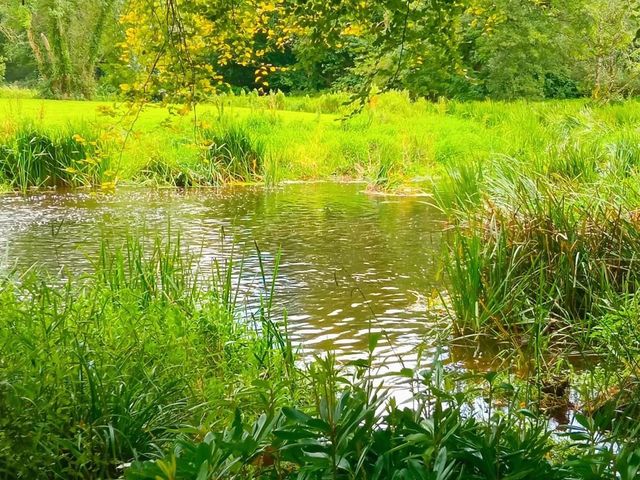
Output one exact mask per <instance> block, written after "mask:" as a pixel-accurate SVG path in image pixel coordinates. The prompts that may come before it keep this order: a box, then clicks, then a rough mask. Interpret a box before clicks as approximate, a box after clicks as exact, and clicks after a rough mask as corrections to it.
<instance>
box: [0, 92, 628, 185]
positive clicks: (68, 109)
mask: <svg viewBox="0 0 640 480" xmlns="http://www.w3.org/2000/svg"><path fill="white" fill-rule="evenodd" d="M343 100H344V98H343V97H341V96H324V97H321V98H318V99H315V98H304V97H301V98H300V97H298V98H288V97H284V96H282V97H280V96H277V95H273V96H271V97H257V96H251V95H247V96H242V97H219V98H217V99H215V100H212V101H211V103H208V104H203V105H201V106H199V107H198V108H197V110H196V112H195V114H194V112H190V113H186V114H184V115H179V114H175V115H169V114H168V112H167V110H166V109H164V108H160V107H155V106H148V107H147V108H146V109H145V110H144V111H143V112H141V113H140V115H139V116H136V115H133V116H129V117H127V116H122V115H121V114H122V113H126V108H124V107H123V109H114V105H113V104H108V103H98V102H73V101H46V100H33V99H7V98H5V99H1V100H0V111H2V113H3V118H4V122H3V125H2V135H1V136H2V138H4V140H3V143H9V144H10V143H11V136H12V135H13V132H15V131H16V130H23V129H24V128H22V126H23V125H24V124H25V123H28V124H29V126H30V127H34V128H36V130H37V131H38V132H39V133H41V134H43V135H51V134H52V133H53V132H52V131H56V130H58V129H62V130H64V131H67V132H68V133H70V132H71V131H73V130H74V129H78V130H82V129H86V128H88V127H89V128H91V129H93V130H94V132H96V134H97V135H98V136H100V138H101V139H102V141H103V142H105V143H107V142H108V143H109V144H110V145H112V146H113V151H112V152H111V153H110V155H109V159H110V164H111V166H112V168H113V171H114V172H116V174H117V179H118V181H131V182H136V183H147V184H171V183H175V184H178V185H181V184H199V183H203V184H210V183H216V182H219V181H225V180H226V181H229V180H234V181H266V182H269V183H273V182H278V181H282V180H313V179H327V178H344V177H348V178H355V179H362V180H366V181H368V182H369V183H370V184H371V185H373V186H378V187H381V188H393V187H397V186H399V185H402V184H404V183H406V182H408V181H409V180H411V179H414V178H425V177H429V178H430V177H434V176H438V175H440V174H441V173H442V172H443V171H445V170H446V169H447V168H449V167H450V166H452V165H454V166H455V165H456V164H458V163H464V164H475V163H483V164H484V163H487V162H492V161H494V160H495V159H496V158H500V157H503V156H507V157H510V158H514V159H517V160H518V161H522V162H526V163H527V164H534V165H540V166H544V165H546V166H548V167H549V168H556V169H558V168H560V169H562V168H564V169H570V168H577V166H576V165H573V167H572V166H571V164H572V162H573V163H575V162H579V161H580V160H579V158H580V157H581V156H584V155H586V154H590V153H592V152H593V151H594V149H596V150H598V151H599V152H600V153H602V154H605V155H606V154H608V149H609V144H610V143H612V142H616V141H618V140H621V139H626V140H627V143H628V144H629V145H631V146H632V145H633V141H634V138H635V135H636V133H635V131H634V124H635V123H634V122H635V121H636V120H637V119H636V116H635V115H634V113H633V112H634V111H635V109H636V107H635V105H636V102H635V101H630V102H627V103H626V104H624V105H609V106H598V105H591V104H589V103H588V102H586V101H558V102H540V103H529V102H514V103H495V102H478V103H457V102H445V101H443V102H440V103H428V102H425V101H418V102H411V101H409V99H408V98H407V96H406V95H405V94H403V93H388V94H384V95H380V96H377V97H374V98H372V99H371V101H370V102H369V104H368V105H367V107H366V108H365V110H364V112H362V113H360V114H358V115H355V116H354V117H351V118H348V119H344V117H343V115H344V114H345V113H347V112H348V108H347V107H345V106H343V105H342V102H343ZM176 110H178V109H176ZM325 112H330V113H325ZM130 113H131V112H130ZM133 113H137V112H133ZM183 113H184V112H183ZM134 118H135V119H136V122H135V124H134V126H133V129H132V130H131V131H129V129H128V127H129V126H130V125H131V124H132V121H133V119H134ZM196 126H197V128H196ZM229 136H231V137H233V138H234V139H235V140H240V139H241V147H242V148H241V149H240V150H239V149H238V148H237V147H238V142H235V144H230V143H229V138H228V137H229ZM125 140H126V142H125ZM123 143H124V148H123ZM247 146H249V147H248V148H249V149H250V150H251V151H252V154H251V155H249V157H250V159H247V158H243V154H242V149H244V148H247ZM632 148H633V147H632ZM255 152H257V153H258V155H255ZM244 157H246V155H245V156H244ZM229 158H231V159H232V161H231V162H230V161H229V160H228V159H229ZM256 158H257V159H258V160H257V161H256ZM228 163H232V164H234V166H233V167H232V168H231V170H234V169H235V171H236V173H233V174H232V175H228V174H227V173H226V172H225V169H226V168H227V164H228ZM238 165H242V167H241V168H240V170H242V171H243V173H242V175H238V173H237V171H238V169H237V168H236V167H237V166H238ZM247 167H251V168H247ZM247 170H248V171H247Z"/></svg>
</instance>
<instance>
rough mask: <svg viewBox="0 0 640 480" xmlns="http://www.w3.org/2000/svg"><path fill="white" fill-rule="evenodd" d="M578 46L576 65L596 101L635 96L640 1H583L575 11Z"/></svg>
mask: <svg viewBox="0 0 640 480" xmlns="http://www.w3.org/2000/svg"><path fill="white" fill-rule="evenodd" d="M577 15H578V17H577V18H578V19H579V20H577V21H576V24H578V25H580V34H581V35H580V37H581V39H582V42H581V47H582V48H580V49H579V50H578V52H577V53H578V55H577V60H578V62H577V66H578V68H579V69H581V70H582V72H583V78H585V79H586V80H587V82H586V83H587V88H589V89H590V91H591V94H592V97H593V98H595V99H604V100H608V99H612V98H616V97H620V96H625V95H629V94H634V93H637V92H638V91H639V88H640V83H639V79H640V2H639V1H637V0H602V1H598V2H585V4H584V5H583V8H582V9H581V11H580V12H577Z"/></svg>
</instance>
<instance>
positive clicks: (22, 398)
mask: <svg viewBox="0 0 640 480" xmlns="http://www.w3.org/2000/svg"><path fill="white" fill-rule="evenodd" d="M94 258H95V259H96V260H95V262H94V265H93V268H94V272H93V273H92V274H90V275H88V276H87V277H85V278H79V279H78V278H76V280H69V281H67V282H65V283H64V284H63V285H58V286H55V282H51V280H49V281H47V279H46V278H43V277H41V276H39V275H36V274H35V272H30V273H26V274H24V275H22V276H19V277H17V278H15V279H11V278H5V279H3V280H2V283H1V284H0V351H1V352H2V355H1V357H0V367H1V368H0V478H34V477H40V476H46V477H64V478H115V477H118V476H119V475H120V474H121V472H122V468H123V467H124V466H125V465H126V464H127V463H128V462H131V461H132V460H136V459H139V460H142V459H149V458H154V457H156V456H157V455H158V454H159V452H160V451H161V450H162V449H163V448H164V445H165V444H166V442H167V441H168V440H170V439H171V438H172V437H173V436H174V435H175V433H176V432H178V431H181V429H183V428H185V425H193V426H194V428H199V426H203V428H210V426H213V425H216V424H218V423H219V422H221V421H223V419H225V418H229V415H231V413H232V411H233V409H234V407H235V406H236V405H238V404H242V405H243V406H244V408H247V409H248V411H251V410H252V405H255V408H262V407H263V405H264V404H265V402H266V401H267V400H268V401H269V402H271V403H272V404H273V405H277V404H278V402H279V401H281V400H283V399H284V398H291V397H286V396H285V395H284V393H281V394H280V395H281V396H280V397H277V398H272V397H269V395H267V394H266V393H264V392H263V393H264V395H263V397H264V398H262V397H259V396H255V395H254V394H253V392H251V393H250V392H249V390H250V389H251V388H252V387H251V382H252V381H253V380H254V379H256V378H259V377H260V376H261V375H263V374H264V372H267V371H268V372H270V374H271V375H274V376H277V377H279V378H281V379H282V380H281V381H282V382H283V383H285V382H286V384H287V385H288V388H287V389H286V390H282V392H291V391H292V389H294V386H295V384H296V383H297V380H296V378H295V377H294V376H293V375H295V367H294V366H293V365H287V366H286V367H285V366H284V363H291V362H292V361H293V360H292V359H291V353H290V352H287V353H286V355H285V354H284V353H283V354H279V353H278V350H276V349H277V348H278V347H277V346H276V345H275V342H273V341H272V340H271V341H265V339H264V338H263V336H262V334H261V333H259V332H260V331H262V330H264V328H265V327H264V326H259V327H256V326H255V325H254V324H253V322H252V321H251V319H247V320H245V321H240V319H238V317H237V310H236V309H235V308H234V307H235V305H234V295H235V292H237V286H236V285H235V284H232V283H231V278H235V277H234V275H235V271H236V269H237V268H241V267H240V266H239V265H238V266H236V265H234V264H233V263H231V262H227V263H219V264H218V263H215V264H214V265H213V266H212V271H210V272H207V271H206V270H202V269H200V270H199V269H196V268H195V265H194V263H193V258H192V257H191V256H190V255H188V254H186V253H185V251H184V250H183V249H182V246H181V245H180V242H179V240H176V239H173V240H171V241H167V242H160V241H158V240H154V239H148V240H145V239H143V238H130V239H128V240H127V242H126V243H125V244H124V245H121V246H120V245H116V246H113V245H110V244H107V243H103V245H102V247H101V249H100V250H99V252H97V254H96V255H95V256H94ZM232 271H233V272H234V273H232ZM49 285H54V286H49ZM267 295H268V294H265V301H266V297H267ZM261 318H262V320H261V321H262V322H264V323H267V322H271V323H270V324H269V325H270V328H272V329H276V328H278V327H277V326H275V325H274V324H273V321H272V320H271V319H270V317H269V316H268V313H267V312H266V311H265V313H264V315H262V316H261ZM282 335H284V333H282ZM265 338H266V337H265ZM270 349H273V350H274V351H271V350H270ZM257 352H263V353H262V354H261V356H260V357H259V358H258V357H257V356H256V353H257ZM279 372H282V373H279ZM265 399H267V400H265Z"/></svg>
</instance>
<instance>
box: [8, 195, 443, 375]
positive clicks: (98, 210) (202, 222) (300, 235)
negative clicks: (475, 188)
mask: <svg viewBox="0 0 640 480" xmlns="http://www.w3.org/2000/svg"><path fill="white" fill-rule="evenodd" d="M362 190H363V186H362V185H357V184H332V183H320V184H297V185H285V186H282V187H278V188H274V189H264V188H261V187H233V188H232V187H229V188H224V189H211V190H209V189H198V190H189V191H179V190H147V189H124V188H123V189H118V190H117V192H116V193H112V194H106V193H91V192H81V193H78V192H72V193H53V192H46V193H37V194H31V195H27V196H20V195H6V196H1V197H0V270H3V271H7V270H8V269H11V268H13V267H18V269H24V268H27V267H29V266H30V265H33V264H36V265H37V266H38V268H44V269H46V270H48V271H49V272H52V273H53V274H54V275H56V276H57V277H58V278H63V277H65V276H68V275H71V274H73V275H76V274H78V273H86V272H88V271H90V264H91V257H92V256H93V255H95V252H96V250H97V245H98V244H99V242H100V240H101V238H105V237H106V238H109V239H110V240H112V241H118V240H119V239H124V238H126V236H127V235H131V234H137V235H143V234H144V235H146V236H149V237H154V236H163V237H166V236H167V235H170V234H172V232H173V233H175V232H178V231H179V232H180V235H181V238H182V244H183V246H187V247H189V248H190V249H191V251H192V252H195V254H196V255H198V258H199V259H200V262H201V263H202V265H203V268H204V269H205V270H206V267H207V265H208V264H210V263H211V260H212V259H219V260H220V259H225V258H229V256H231V255H233V256H234V258H236V259H237V260H238V261H240V260H242V261H243V263H244V267H243V271H242V275H239V278H238V279H237V281H238V283H239V285H240V290H241V292H242V301H241V304H242V305H244V308H245V309H246V311H247V312H249V313H250V311H251V309H252V308H255V306H256V303H257V302H258V301H259V295H260V294H261V292H262V291H263V289H262V280H261V276H260V267H259V256H258V251H257V248H259V249H260V251H261V255H262V258H263V260H264V262H265V264H266V267H267V270H269V269H270V268H272V267H273V264H274V261H275V257H276V255H277V254H278V252H280V255H281V262H280V270H279V273H278V275H277V278H276V298H275V303H277V304H278V305H279V306H280V310H279V312H278V315H279V316H282V315H283V309H286V312H287V315H288V322H289V329H290V333H291V336H292V338H293V341H294V344H296V345H298V346H300V347H301V350H302V352H303V354H305V355H311V354H314V353H318V352H322V351H325V350H327V349H330V350H333V351H335V352H336V353H337V354H338V355H339V356H341V357H342V358H345V359H348V358H357V357H362V352H363V351H364V350H365V349H366V346H367V341H368V340H367V338H368V334H369V332H380V333H382V340H381V341H380V346H379V349H378V350H377V357H378V359H379V360H380V361H381V362H382V363H388V364H396V365H397V360H398V358H399V356H400V354H406V353H407V352H408V351H409V350H411V349H413V348H414V347H415V346H416V345H418V344H421V342H424V341H425V337H428V336H429V335H431V334H432V331H433V312H431V311H430V310H431V308H430V302H429V300H428V299H429V298H430V297H431V296H432V295H433V294H434V292H437V291H438V290H439V289H440V287H441V285H440V284H439V281H438V274H437V272H438V270H439V268H440V267H441V265H440V264H439V256H440V254H441V245H440V244H441V237H442V231H443V218H442V216H441V215H440V214H439V212H438V211H437V209H436V208H435V207H433V205H431V202H430V199H429V198H427V197H384V196H371V195H368V194H366V193H363V191H362ZM256 246H257V247H256ZM238 272H239V270H238ZM430 332H431V333H430ZM423 344H426V345H429V343H428V341H427V342H426V343H423ZM426 351H427V354H428V352H429V349H428V348H427V350H426Z"/></svg>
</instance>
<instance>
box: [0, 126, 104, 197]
mask: <svg viewBox="0 0 640 480" xmlns="http://www.w3.org/2000/svg"><path fill="white" fill-rule="evenodd" d="M106 148H107V146H106V144H105V142H103V141H101V140H100V139H99V137H98V136H97V135H96V134H95V133H94V132H93V131H91V130H90V129H88V128H86V127H84V128H79V129H77V130H74V131H72V130H69V129H52V130H51V131H46V130H43V129H40V128H36V127H34V126H31V125H28V124H22V125H18V126H17V128H16V129H15V130H10V131H9V132H6V133H5V134H4V135H3V138H0V178H2V179H3V180H4V181H5V182H7V183H8V184H9V185H10V186H11V187H13V188H15V189H19V190H22V191H25V190H27V189H29V188H31V187H63V186H67V187H79V186H94V185H101V184H105V183H110V182H113V180H114V179H115V172H114V171H113V170H112V169H111V168H110V161H109V156H108V155H106V152H105V149H106Z"/></svg>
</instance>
